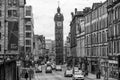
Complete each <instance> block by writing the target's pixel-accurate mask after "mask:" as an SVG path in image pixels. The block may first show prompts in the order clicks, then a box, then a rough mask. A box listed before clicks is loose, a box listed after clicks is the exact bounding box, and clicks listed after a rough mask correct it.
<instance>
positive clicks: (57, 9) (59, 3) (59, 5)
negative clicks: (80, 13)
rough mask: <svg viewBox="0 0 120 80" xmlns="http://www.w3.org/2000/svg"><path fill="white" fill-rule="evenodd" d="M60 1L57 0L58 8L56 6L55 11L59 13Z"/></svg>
mask: <svg viewBox="0 0 120 80" xmlns="http://www.w3.org/2000/svg"><path fill="white" fill-rule="evenodd" d="M59 6H60V1H58V8H57V12H58V13H60V7H59Z"/></svg>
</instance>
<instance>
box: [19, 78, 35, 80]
mask: <svg viewBox="0 0 120 80" xmlns="http://www.w3.org/2000/svg"><path fill="white" fill-rule="evenodd" d="M20 80H26V79H25V78H21V79H20ZM27 80H30V79H29V78H28V79H27ZM31 80H35V78H32V79H31Z"/></svg>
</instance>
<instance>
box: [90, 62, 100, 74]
mask: <svg viewBox="0 0 120 80" xmlns="http://www.w3.org/2000/svg"><path fill="white" fill-rule="evenodd" d="M98 67H99V65H98V60H92V61H91V73H93V74H96V72H97V71H98Z"/></svg>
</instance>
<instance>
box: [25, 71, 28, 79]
mask: <svg viewBox="0 0 120 80" xmlns="http://www.w3.org/2000/svg"><path fill="white" fill-rule="evenodd" d="M25 79H26V80H27V79H28V73H27V71H26V73H25Z"/></svg>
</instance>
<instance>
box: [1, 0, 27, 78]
mask: <svg viewBox="0 0 120 80" xmlns="http://www.w3.org/2000/svg"><path fill="white" fill-rule="evenodd" d="M25 3H26V2H25V0H0V80H6V79H8V80H17V79H18V77H17V76H19V75H18V74H17V73H18V70H17V65H16V61H17V60H18V58H19V57H18V55H19V48H20V46H23V44H24V43H23V42H24V41H23V38H24V37H23V33H24V32H23V27H24V26H23V25H24V24H23V21H24V20H23V17H24V6H25ZM4 56H5V57H4ZM4 63H5V65H4ZM5 78H6V79H5Z"/></svg>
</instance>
